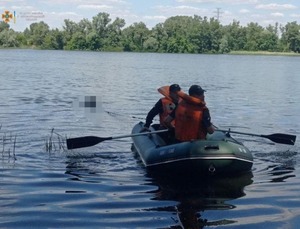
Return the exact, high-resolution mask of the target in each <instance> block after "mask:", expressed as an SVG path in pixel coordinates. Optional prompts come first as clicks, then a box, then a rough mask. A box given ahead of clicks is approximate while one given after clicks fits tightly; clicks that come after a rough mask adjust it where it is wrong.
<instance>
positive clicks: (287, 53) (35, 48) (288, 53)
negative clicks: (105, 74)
mask: <svg viewBox="0 0 300 229" xmlns="http://www.w3.org/2000/svg"><path fill="white" fill-rule="evenodd" d="M5 49H7V50H13V49H15V50H17V49H22V50H26V49H29V50H49V51H85V52H89V51H91V52H126V51H110V50H106V51H92V50H61V49H57V50H55V49H41V48H39V47H26V46H23V47H0V50H5ZM140 53H148V52H140ZM157 53H161V52H157ZM161 54H163V53H161ZM165 54H168V53H165ZM169 54H188V53H169ZM190 54H195V53H190ZM196 54H197V55H201V54H204V55H205V54H209V55H245V56H247V55H249V56H251V55H253V56H255V55H257V56H300V53H294V52H268V51H230V52H229V53H216V54H213V53H196Z"/></svg>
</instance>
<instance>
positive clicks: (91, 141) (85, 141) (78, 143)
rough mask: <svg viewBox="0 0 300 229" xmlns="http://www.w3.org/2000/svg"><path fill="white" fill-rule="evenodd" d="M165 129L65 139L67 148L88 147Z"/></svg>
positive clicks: (160, 131) (155, 132)
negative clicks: (111, 135)
mask: <svg viewBox="0 0 300 229" xmlns="http://www.w3.org/2000/svg"><path fill="white" fill-rule="evenodd" d="M167 131H169V130H168V129H165V130H157V131H151V132H142V133H137V134H129V135H120V136H114V137H104V138H101V137H96V136H85V137H79V138H69V139H67V148H68V149H77V148H83V147H89V146H93V145H97V144H98V143H100V142H103V141H106V140H113V139H119V138H128V137H135V136H141V135H149V134H157V133H162V132H167Z"/></svg>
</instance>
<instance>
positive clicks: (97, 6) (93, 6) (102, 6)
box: [77, 4, 112, 10]
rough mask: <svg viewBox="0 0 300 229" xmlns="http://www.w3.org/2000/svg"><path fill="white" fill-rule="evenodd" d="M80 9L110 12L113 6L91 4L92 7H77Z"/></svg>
mask: <svg viewBox="0 0 300 229" xmlns="http://www.w3.org/2000/svg"><path fill="white" fill-rule="evenodd" d="M77 8H78V9H85V10H86V9H87V10H91V9H92V10H94V9H97V10H108V9H111V8H112V6H108V5H96V4H95V5H94V4H91V5H79V6H77Z"/></svg>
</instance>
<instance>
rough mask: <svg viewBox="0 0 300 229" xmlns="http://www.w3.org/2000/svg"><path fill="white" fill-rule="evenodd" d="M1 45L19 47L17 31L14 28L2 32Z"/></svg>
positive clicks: (0, 34) (0, 35) (0, 36)
mask: <svg viewBox="0 0 300 229" xmlns="http://www.w3.org/2000/svg"><path fill="white" fill-rule="evenodd" d="M0 45H1V46H2V47H5V48H8V47H19V43H18V40H17V33H16V32H15V31H13V30H12V29H9V30H7V29H5V30H2V31H1V32H0Z"/></svg>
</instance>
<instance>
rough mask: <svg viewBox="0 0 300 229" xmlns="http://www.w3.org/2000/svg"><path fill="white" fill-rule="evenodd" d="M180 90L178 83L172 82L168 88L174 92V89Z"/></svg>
mask: <svg viewBox="0 0 300 229" xmlns="http://www.w3.org/2000/svg"><path fill="white" fill-rule="evenodd" d="M180 90H181V88H180V86H179V85H178V84H172V85H171V86H170V89H169V91H170V92H176V91H180Z"/></svg>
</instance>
